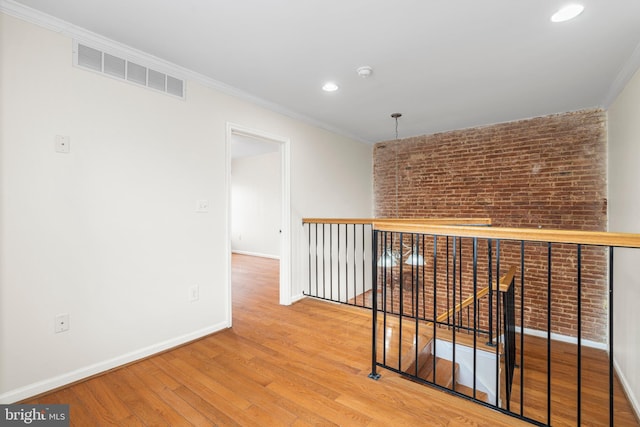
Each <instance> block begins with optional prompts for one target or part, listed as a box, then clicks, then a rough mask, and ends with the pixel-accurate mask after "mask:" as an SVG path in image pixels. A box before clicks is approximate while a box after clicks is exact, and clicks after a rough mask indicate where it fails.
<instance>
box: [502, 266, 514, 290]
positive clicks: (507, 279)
mask: <svg viewBox="0 0 640 427" xmlns="http://www.w3.org/2000/svg"><path fill="white" fill-rule="evenodd" d="M515 275H516V267H515V266H511V268H509V271H507V274H505V275H504V276H502V277H501V278H500V280H499V281H498V290H499V291H500V292H509V288H510V287H511V284H512V283H513V277H514V276H515Z"/></svg>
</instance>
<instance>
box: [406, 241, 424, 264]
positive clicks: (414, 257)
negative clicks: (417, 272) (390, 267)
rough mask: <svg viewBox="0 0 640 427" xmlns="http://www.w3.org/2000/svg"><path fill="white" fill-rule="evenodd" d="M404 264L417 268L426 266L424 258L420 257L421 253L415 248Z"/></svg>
mask: <svg viewBox="0 0 640 427" xmlns="http://www.w3.org/2000/svg"><path fill="white" fill-rule="evenodd" d="M404 263H405V264H407V265H415V266H418V265H425V262H424V257H423V256H422V255H420V253H419V252H418V251H417V250H416V247H415V246H414V247H413V249H412V250H411V253H410V254H409V256H408V257H407V260H406V261H405V262H404Z"/></svg>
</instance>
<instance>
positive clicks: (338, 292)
mask: <svg viewBox="0 0 640 427" xmlns="http://www.w3.org/2000/svg"><path fill="white" fill-rule="evenodd" d="M303 226H304V227H305V234H306V236H307V239H308V247H309V254H308V264H307V271H308V283H307V287H306V289H305V290H304V292H303V293H304V295H306V296H311V297H315V298H319V299H323V300H328V301H334V302H340V303H343V304H349V305H355V306H358V307H365V308H371V282H372V281H371V276H370V274H371V270H372V265H373V264H372V259H371V251H372V247H371V232H372V228H371V222H370V221H369V222H363V221H359V220H345V221H344V222H338V221H327V222H320V221H318V222H304V223H303Z"/></svg>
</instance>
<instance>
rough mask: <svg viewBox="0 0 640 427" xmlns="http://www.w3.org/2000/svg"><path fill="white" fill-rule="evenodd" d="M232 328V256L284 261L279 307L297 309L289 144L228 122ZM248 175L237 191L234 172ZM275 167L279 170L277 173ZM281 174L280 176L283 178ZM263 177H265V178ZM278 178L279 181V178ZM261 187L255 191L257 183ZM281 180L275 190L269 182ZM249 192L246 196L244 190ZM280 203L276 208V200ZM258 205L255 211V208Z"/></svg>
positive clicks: (229, 304)
mask: <svg viewBox="0 0 640 427" xmlns="http://www.w3.org/2000/svg"><path fill="white" fill-rule="evenodd" d="M226 152H227V174H226V176H227V204H226V206H227V254H228V262H227V272H228V274H227V277H228V295H229V301H228V307H229V310H228V323H229V326H231V324H232V313H231V307H232V292H233V289H232V281H231V274H232V269H231V252H232V251H236V252H238V253H244V254H246V255H254V256H265V257H272V258H279V260H280V268H279V270H280V283H279V303H280V304H283V305H289V304H291V299H292V298H291V261H290V258H291V238H290V224H291V213H290V212H291V208H290V178H289V177H290V160H289V139H288V138H285V137H281V136H277V135H273V134H269V133H267V132H263V131H260V130H256V129H251V128H247V127H245V126H241V125H237V124H233V123H227V134H226ZM232 165H233V166H234V167H236V169H237V170H238V175H242V178H239V179H238V180H241V181H243V182H241V183H240V184H239V185H238V186H236V188H234V177H233V167H232ZM274 167H277V168H279V171H273V170H272V169H273V168H274ZM278 172H279V173H278ZM261 175H262V176H261ZM276 177H277V178H276ZM256 179H258V180H260V181H262V182H261V183H259V184H257V185H253V187H254V188H248V187H251V186H252V185H251V180H254V181H255V180H256ZM274 179H277V180H278V181H279V182H276V183H275V184H274V185H275V186H276V187H278V188H275V189H274V188H273V185H269V184H268V183H267V181H273V180H274ZM243 186H244V187H245V188H244V190H246V192H245V193H244V194H241V192H240V190H239V188H242V187H243ZM274 198H276V199H278V202H277V204H279V206H274V205H273V199H274ZM252 204H253V206H254V208H250V206H251V205H252ZM252 221H253V222H252Z"/></svg>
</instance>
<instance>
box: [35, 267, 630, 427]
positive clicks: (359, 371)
mask: <svg viewBox="0 0 640 427" xmlns="http://www.w3.org/2000/svg"><path fill="white" fill-rule="evenodd" d="M278 290H279V285H278V261H275V260H271V259H265V258H254V257H248V256H245V255H234V256H233V327H232V328H231V329H227V330H224V331H221V332H218V333H216V334H213V335H210V336H208V337H206V338H203V339H201V340H198V341H196V342H194V343H191V344H189V345H186V346H183V347H180V348H176V349H174V350H172V351H169V352H166V353H163V354H160V355H157V356H154V357H150V358H148V359H145V360H142V361H140V362H138V363H135V364H132V365H129V366H125V367H123V368H121V369H118V370H115V371H112V372H109V373H107V374H104V375H101V376H98V377H95V378H92V379H89V380H87V381H85V382H82V383H79V384H75V385H72V386H69V387H67V388H64V389H61V390H58V391H56V392H53V393H50V394H47V395H44V396H39V397H38V398H36V399H32V400H31V401H29V402H25V403H48V404H54V403H69V404H70V407H71V425H74V426H89V425H91V426H99V425H105V426H107V425H118V426H135V425H171V426H182V425H184V426H188V425H195V426H207V425H220V426H234V425H239V426H254V425H255V426H287V425H288V426H318V425H323V426H324V425H327V426H330V425H341V426H399V425H407V426H456V425H474V426H517V425H528V424H525V423H523V422H522V421H519V420H517V419H514V418H511V417H509V416H507V415H504V414H501V413H499V412H497V411H494V410H491V409H489V408H486V407H483V406H481V405H478V404H474V403H471V402H468V401H465V400H463V399H460V398H458V397H455V396H451V395H449V394H447V393H444V392H441V391H438V390H435V389H432V388H430V387H426V386H424V385H421V384H416V383H414V382H411V381H407V380H405V379H403V378H401V377H400V376H399V375H397V374H394V373H392V372H390V371H381V372H380V373H381V374H382V377H381V378H380V380H378V381H374V380H371V379H369V378H368V377H367V375H368V374H369V372H370V370H371V349H370V341H371V335H370V322H371V320H370V312H369V311H368V310H364V309H359V308H355V307H350V306H344V305H336V304H331V303H327V302H323V301H317V300H313V299H304V300H302V301H299V302H297V303H295V304H293V305H291V306H288V307H285V306H281V305H279V304H278ZM534 362H535V361H532V363H534ZM535 380H536V379H535V378H531V379H529V378H527V379H525V382H529V381H535ZM525 398H528V396H525ZM621 425H622V424H621Z"/></svg>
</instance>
